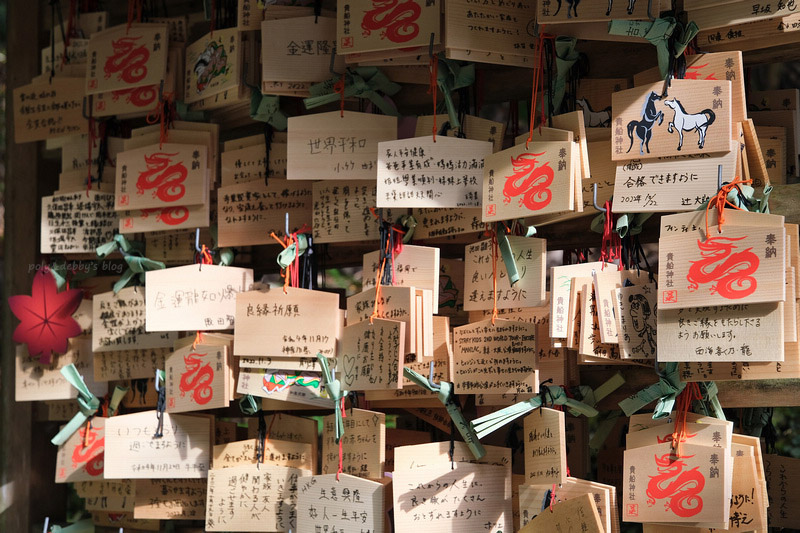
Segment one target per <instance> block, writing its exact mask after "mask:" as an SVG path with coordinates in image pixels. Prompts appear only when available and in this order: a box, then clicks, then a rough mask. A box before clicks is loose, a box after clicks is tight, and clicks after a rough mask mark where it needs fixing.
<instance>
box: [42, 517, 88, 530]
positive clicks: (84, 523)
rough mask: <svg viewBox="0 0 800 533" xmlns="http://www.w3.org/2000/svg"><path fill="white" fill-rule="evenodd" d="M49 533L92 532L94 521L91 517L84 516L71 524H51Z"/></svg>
mask: <svg viewBox="0 0 800 533" xmlns="http://www.w3.org/2000/svg"><path fill="white" fill-rule="evenodd" d="M50 533H94V522H93V521H92V519H91V518H86V519H84V520H79V521H77V522H75V523H74V524H72V525H71V526H66V527H61V526H59V525H53V526H52V527H50Z"/></svg>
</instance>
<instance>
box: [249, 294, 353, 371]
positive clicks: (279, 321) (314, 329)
mask: <svg viewBox="0 0 800 533" xmlns="http://www.w3.org/2000/svg"><path fill="white" fill-rule="evenodd" d="M338 309H339V296H338V295H337V294H335V293H329V292H323V291H311V290H308V289H297V288H292V287H290V288H289V289H288V292H287V293H286V294H284V292H283V288H272V289H269V290H268V291H249V292H244V293H241V294H240V295H239V296H237V297H236V318H237V322H238V325H237V327H236V330H235V332H234V334H235V337H236V340H235V343H234V346H235V347H234V355H273V356H281V357H314V356H316V354H317V353H322V354H323V355H325V356H327V357H333V356H334V355H335V353H336V352H335V350H336V339H337V337H338V332H339V321H338V320H337V317H338Z"/></svg>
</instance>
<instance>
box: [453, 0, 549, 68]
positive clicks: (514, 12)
mask: <svg viewBox="0 0 800 533" xmlns="http://www.w3.org/2000/svg"><path fill="white" fill-rule="evenodd" d="M534 9H535V7H534V5H533V4H532V3H528V2H519V3H503V4H500V3H496V4H475V3H470V2H468V1H467V0H453V1H449V2H445V4H444V28H445V47H446V48H447V49H448V50H460V51H462V53H469V55H470V60H471V61H477V62H487V63H496V62H500V61H502V60H503V59H502V58H503V57H504V56H519V57H520V59H518V60H517V66H522V65H520V64H519V61H521V58H525V59H529V60H531V63H533V59H534V58H535V57H536V51H537V46H536V37H535V35H536V34H535V32H534V29H533V28H534V25H535V18H536V15H535V12H534ZM487 54H492V55H491V56H489V55H487ZM448 57H450V55H448ZM461 59H463V58H461ZM498 60H499V61H498ZM532 67H533V65H531V66H530V68H532Z"/></svg>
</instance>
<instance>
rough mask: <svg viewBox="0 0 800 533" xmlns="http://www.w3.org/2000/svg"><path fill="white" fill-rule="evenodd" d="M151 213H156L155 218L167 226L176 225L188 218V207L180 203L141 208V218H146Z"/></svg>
mask: <svg viewBox="0 0 800 533" xmlns="http://www.w3.org/2000/svg"><path fill="white" fill-rule="evenodd" d="M153 213H158V214H157V215H156V220H158V221H159V222H163V223H164V224H167V225H168V226H177V225H178V224H182V223H183V222H186V221H187V220H188V219H189V209H188V208H187V207H184V206H182V205H174V206H170V207H163V208H162V207H153V208H151V209H142V218H147V217H148V216H150V215H151V214H153Z"/></svg>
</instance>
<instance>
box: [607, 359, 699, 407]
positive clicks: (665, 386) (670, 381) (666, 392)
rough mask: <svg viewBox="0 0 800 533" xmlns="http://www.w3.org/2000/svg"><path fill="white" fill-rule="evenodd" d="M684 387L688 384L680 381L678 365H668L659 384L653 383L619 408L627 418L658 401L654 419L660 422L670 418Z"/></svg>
mask: <svg viewBox="0 0 800 533" xmlns="http://www.w3.org/2000/svg"><path fill="white" fill-rule="evenodd" d="M684 387H686V383H684V382H682V381H681V379H680V372H679V371H678V363H667V365H666V371H665V372H664V374H662V375H660V376H659V378H658V382H657V383H653V384H652V385H650V386H649V387H646V388H644V389H642V390H640V391H639V392H637V393H636V394H634V395H633V396H630V397H628V398H626V399H624V400H622V401H621V402H619V406H620V408H621V409H622V411H623V412H624V413H625V416H631V415H632V414H634V413H636V412H637V411H638V410H639V409H641V408H643V407H644V406H645V405H647V404H649V403H650V402H652V401H655V400H658V403H657V404H656V408H655V411H654V413H653V419H654V420H658V419H659V418H664V417H667V416H669V414H670V412H672V407H673V406H674V405H675V399H676V398H677V396H678V394H680V393H681V391H683V389H684Z"/></svg>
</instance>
